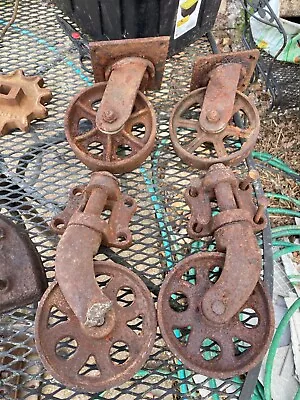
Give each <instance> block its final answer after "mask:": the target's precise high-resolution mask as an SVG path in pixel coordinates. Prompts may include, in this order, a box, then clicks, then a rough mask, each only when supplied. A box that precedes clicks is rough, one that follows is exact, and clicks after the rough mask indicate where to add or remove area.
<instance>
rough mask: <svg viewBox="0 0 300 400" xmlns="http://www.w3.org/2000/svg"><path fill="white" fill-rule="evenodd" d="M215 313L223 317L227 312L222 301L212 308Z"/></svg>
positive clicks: (218, 301) (216, 302) (217, 301)
mask: <svg viewBox="0 0 300 400" xmlns="http://www.w3.org/2000/svg"><path fill="white" fill-rule="evenodd" d="M211 308H212V310H213V312H214V313H215V314H217V315H222V314H224V312H225V310H226V306H225V304H224V303H223V302H222V301H220V300H216V301H215V302H214V303H213V304H212V306H211Z"/></svg>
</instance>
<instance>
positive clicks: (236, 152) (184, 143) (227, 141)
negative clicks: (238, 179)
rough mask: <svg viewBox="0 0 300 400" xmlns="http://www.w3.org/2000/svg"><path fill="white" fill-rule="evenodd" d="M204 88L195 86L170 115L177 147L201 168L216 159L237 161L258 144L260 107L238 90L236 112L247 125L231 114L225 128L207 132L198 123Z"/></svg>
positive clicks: (236, 162)
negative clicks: (242, 125) (238, 142)
mask: <svg viewBox="0 0 300 400" xmlns="http://www.w3.org/2000/svg"><path fill="white" fill-rule="evenodd" d="M205 91H206V88H201V89H197V90H194V91H193V92H191V93H190V94H188V95H187V96H186V97H185V98H184V99H183V100H182V101H180V102H179V103H178V104H177V105H176V106H175V108H174V110H173V112H172V115H171V118H170V137H171V140H172V143H173V147H174V150H175V152H176V153H177V155H178V156H179V157H180V158H181V159H182V160H183V161H184V162H185V163H187V164H188V165H191V166H192V167H195V168H198V169H208V168H209V167H210V166H211V165H212V164H216V163H223V164H225V165H237V164H239V163H240V162H241V161H243V160H244V159H245V158H246V157H247V156H248V155H249V154H250V152H251V150H252V149H253V147H254V146H255V143H256V140H257V136H258V133H259V126H260V123H259V115H258V111H257V109H256V107H255V106H254V105H253V104H252V103H251V102H250V101H249V99H248V98H247V96H245V95H244V94H243V93H240V92H236V97H235V103H234V107H233V114H235V113H239V114H240V115H241V117H245V118H244V119H245V123H246V127H245V129H241V128H239V127H237V126H235V124H234V122H233V118H232V119H231V120H230V121H229V123H228V124H227V126H226V127H225V128H224V129H223V130H222V131H220V132H205V131H204V130H203V129H201V126H200V123H199V117H200V112H201V107H202V105H203V101H204V96H205ZM212 117H213V116H212ZM237 139H242V140H243V144H242V146H241V148H238V147H236V146H235V141H236V140H237Z"/></svg>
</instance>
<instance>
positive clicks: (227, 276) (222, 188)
mask: <svg viewBox="0 0 300 400" xmlns="http://www.w3.org/2000/svg"><path fill="white" fill-rule="evenodd" d="M242 186H243V185H242ZM186 200H187V203H188V205H189V206H190V208H191V218H190V221H189V225H188V233H189V235H190V236H191V237H193V238H199V237H203V236H207V235H214V236H215V239H216V245H217V250H218V251H222V252H225V253H226V259H225V265H224V269H223V273H222V275H221V278H220V279H219V281H218V282H217V283H216V285H215V286H214V287H213V288H212V289H211V290H210V291H209V292H208V293H207V294H206V295H205V297H204V299H203V302H202V308H203V312H204V313H205V315H206V317H207V318H208V319H210V320H212V321H215V322H218V323H225V322H227V321H229V319H230V318H232V317H233V315H235V314H236V313H237V310H238V309H239V308H240V307H241V306H242V305H243V304H244V303H245V302H246V300H247V299H248V298H249V296H250V295H251V293H252V291H253V290H254V288H255V286H256V283H257V282H258V280H259V276H260V271H261V266H262V265H261V254H260V249H259V247H258V245H257V242H256V237H255V234H254V232H255V231H258V230H261V229H263V228H264V227H265V225H266V218H265V216H263V217H262V218H261V220H260V223H259V224H256V223H255V221H254V219H255V216H256V213H257V212H258V209H257V207H256V206H255V205H254V203H253V200H252V195H251V187H250V186H249V187H248V189H247V190H242V189H240V187H239V181H238V180H237V179H236V178H235V176H234V173H233V172H232V171H231V169H230V168H229V167H226V166H224V165H223V164H215V165H213V166H211V167H210V169H209V170H208V172H207V174H206V175H205V177H204V178H202V179H201V180H199V181H193V183H192V185H191V187H189V188H188V189H187V191H186ZM213 201H214V202H215V203H217V205H218V208H219V210H220V211H219V213H218V214H217V215H215V216H211V211H212V210H211V202H213ZM241 277H242V279H241ZM232 282H234V288H233V287H232ZM215 304H218V305H219V306H220V309H221V311H222V312H221V311H220V312H218V313H216V312H215V311H214V305H215Z"/></svg>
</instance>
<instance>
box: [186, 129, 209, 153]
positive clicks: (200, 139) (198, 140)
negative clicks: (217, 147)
mask: <svg viewBox="0 0 300 400" xmlns="http://www.w3.org/2000/svg"><path fill="white" fill-rule="evenodd" d="M204 142H205V137H204V136H203V135H199V134H198V135H197V136H196V137H195V139H194V140H192V141H191V142H190V143H189V144H188V145H186V146H185V149H186V150H187V151H188V152H189V153H193V152H194V151H195V150H197V149H198V147H200V146H201V144H202V143H204Z"/></svg>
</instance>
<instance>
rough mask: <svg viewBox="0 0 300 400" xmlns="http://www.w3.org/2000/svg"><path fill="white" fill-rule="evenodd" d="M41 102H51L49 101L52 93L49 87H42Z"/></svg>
mask: <svg viewBox="0 0 300 400" xmlns="http://www.w3.org/2000/svg"><path fill="white" fill-rule="evenodd" d="M40 93H41V95H40V103H42V104H46V103H49V101H50V100H51V99H52V93H51V92H50V90H49V89H42V90H40Z"/></svg>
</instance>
